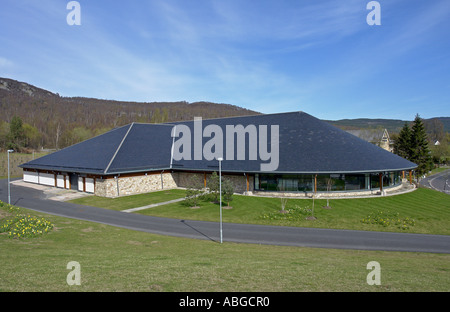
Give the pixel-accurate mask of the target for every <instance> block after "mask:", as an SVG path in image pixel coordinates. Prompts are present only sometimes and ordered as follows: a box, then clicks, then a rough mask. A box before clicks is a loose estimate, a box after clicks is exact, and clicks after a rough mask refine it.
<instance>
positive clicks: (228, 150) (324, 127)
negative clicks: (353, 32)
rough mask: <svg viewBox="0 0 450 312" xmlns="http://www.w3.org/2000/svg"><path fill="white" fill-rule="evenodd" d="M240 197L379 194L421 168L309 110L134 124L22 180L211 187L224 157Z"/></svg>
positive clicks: (120, 191) (117, 187)
mask: <svg viewBox="0 0 450 312" xmlns="http://www.w3.org/2000/svg"><path fill="white" fill-rule="evenodd" d="M219 158H222V159H223V160H222V161H221V169H222V173H223V175H224V178H227V179H230V180H231V181H232V182H233V185H234V186H235V191H236V192H239V193H254V194H255V193H256V194H269V193H270V194H272V193H275V192H283V193H286V192H288V193H289V194H290V195H301V196H303V195H305V194H312V193H314V192H326V193H329V192H331V193H334V194H336V193H339V194H348V193H352V194H368V193H370V194H373V193H376V192H378V193H383V192H384V191H389V190H390V189H393V188H395V187H397V186H399V185H401V182H402V178H404V177H405V174H408V173H410V172H411V171H412V170H414V168H416V167H417V165H416V164H414V163H411V162H410V161H408V160H406V159H403V158H401V157H399V156H397V155H395V154H393V153H390V152H388V151H386V150H384V149H382V148H380V147H378V146H376V145H374V144H371V143H369V142H367V141H364V140H362V139H360V138H358V137H356V136H354V135H352V134H350V133H347V132H345V131H343V130H341V129H339V128H336V127H334V126H332V125H330V124H328V123H326V122H324V121H321V120H319V119H317V118H314V117H312V116H310V115H308V114H306V113H304V112H292V113H280V114H266V115H255V116H244V117H228V118H217V119H208V120H202V119H199V118H198V119H195V120H193V121H187V122H177V123H166V124H141V123H132V124H129V125H126V126H123V127H120V128H116V129H114V130H111V131H109V132H107V133H105V134H102V135H99V136H97V137H94V138H92V139H89V140H86V141H84V142H81V143H78V144H75V145H73V146H70V147H67V148H64V149H62V150H59V151H57V152H54V153H52V154H50V155H47V156H44V157H41V158H39V159H35V160H32V161H30V162H28V163H25V164H22V165H21V166H20V167H22V168H23V170H24V176H23V178H24V181H26V182H31V183H39V184H44V185H50V186H55V187H61V188H67V189H75V190H79V191H83V192H91V193H95V194H96V195H99V196H106V197H116V196H122V195H131V194H138V193H145V192H150V191H154V190H161V189H169V188H176V187H187V186H190V185H191V184H192V183H194V181H196V182H198V183H201V184H202V185H203V186H205V187H206V185H207V182H208V179H209V178H210V175H211V174H212V173H213V172H218V170H219V161H218V159H219Z"/></svg>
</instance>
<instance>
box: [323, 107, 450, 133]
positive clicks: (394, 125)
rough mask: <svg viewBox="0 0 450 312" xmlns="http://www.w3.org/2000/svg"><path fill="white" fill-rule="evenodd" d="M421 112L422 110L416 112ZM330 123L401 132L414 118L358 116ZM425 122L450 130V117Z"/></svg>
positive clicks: (352, 128) (352, 127)
mask: <svg viewBox="0 0 450 312" xmlns="http://www.w3.org/2000/svg"><path fill="white" fill-rule="evenodd" d="M416 113H419V116H420V112H416ZM328 122H329V123H331V124H333V125H334V126H336V127H339V128H342V129H344V130H358V129H368V128H371V129H376V128H381V129H387V130H388V131H389V132H392V133H399V132H400V130H401V129H402V127H403V126H404V125H405V122H406V123H409V124H410V123H412V120H410V121H405V120H399V119H370V118H358V119H342V120H336V121H330V120H328ZM424 122H425V124H426V125H427V126H428V127H433V126H434V125H432V124H433V123H438V124H439V125H442V127H443V131H444V132H450V117H436V118H429V119H424Z"/></svg>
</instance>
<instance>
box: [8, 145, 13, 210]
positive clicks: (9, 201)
mask: <svg viewBox="0 0 450 312" xmlns="http://www.w3.org/2000/svg"><path fill="white" fill-rule="evenodd" d="M13 152H14V150H8V204H9V205H11V186H10V185H9V180H10V172H9V154H10V153H13Z"/></svg>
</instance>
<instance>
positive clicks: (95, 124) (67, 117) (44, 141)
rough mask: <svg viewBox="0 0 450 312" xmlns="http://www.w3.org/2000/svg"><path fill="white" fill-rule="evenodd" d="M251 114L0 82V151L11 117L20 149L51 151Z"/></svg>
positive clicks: (380, 124)
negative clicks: (141, 128) (22, 129)
mask: <svg viewBox="0 0 450 312" xmlns="http://www.w3.org/2000/svg"><path fill="white" fill-rule="evenodd" d="M419 113H420V112H419ZM255 114H260V113H259V112H256V111H252V110H248V109H245V108H242V107H238V106H235V105H230V104H217V103H210V102H195V103H188V102H186V101H180V102H123V101H113V100H102V99H94V98H85V97H62V96H60V95H59V94H55V93H52V92H49V91H47V90H44V89H41V88H38V87H35V86H33V85H30V84H28V83H25V82H19V81H16V80H12V79H7V78H0V149H1V148H4V146H5V143H6V136H7V133H8V131H9V126H8V123H10V122H11V120H12V118H13V117H14V116H19V117H20V118H21V119H22V121H23V123H24V124H26V125H27V127H26V132H27V133H26V136H27V144H26V146H28V147H29V148H30V149H40V148H51V149H53V148H63V147H66V146H69V145H72V144H75V143H77V142H80V141H83V140H86V139H88V138H90V137H92V136H94V135H98V134H101V133H103V132H105V131H108V130H110V129H113V128H115V127H119V126H122V125H125V124H129V123H131V122H143V123H161V122H168V121H182V120H192V119H194V117H196V116H202V117H203V118H205V119H206V118H218V117H230V116H244V115H255ZM436 120H437V121H438V122H436ZM327 122H329V123H331V124H333V125H335V126H337V127H340V128H342V129H344V130H358V129H377V128H380V129H387V130H388V131H389V133H392V134H395V133H398V132H399V131H400V129H401V128H402V127H403V125H404V124H405V121H402V120H394V119H368V118H360V119H343V120H337V121H330V120H328V121H327ZM407 122H411V121H407ZM424 122H425V124H426V125H427V124H428V125H429V128H431V127H432V126H433V125H434V126H435V125H436V124H437V126H439V127H441V128H443V132H450V117H437V118H435V119H427V120H424Z"/></svg>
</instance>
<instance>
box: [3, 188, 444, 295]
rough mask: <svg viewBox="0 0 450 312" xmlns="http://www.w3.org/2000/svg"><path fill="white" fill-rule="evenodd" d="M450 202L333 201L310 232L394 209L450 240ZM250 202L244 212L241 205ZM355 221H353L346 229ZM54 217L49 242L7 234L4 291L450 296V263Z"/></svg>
mask: <svg viewBox="0 0 450 312" xmlns="http://www.w3.org/2000/svg"><path fill="white" fill-rule="evenodd" d="M448 198H449V197H448V195H445V194H441V193H437V192H434V191H430V190H426V189H419V190H418V191H416V192H413V193H410V194H405V195H401V196H395V197H386V198H376V199H358V200H332V201H330V204H331V205H332V206H333V209H331V210H325V209H322V208H320V207H321V205H322V204H323V203H324V202H322V203H317V206H316V207H318V208H316V216H317V217H318V220H317V221H314V222H310V221H308V223H307V224H308V225H309V226H323V225H327V226H328V227H333V226H334V225H339V226H341V227H348V226H352V225H353V226H356V225H357V224H361V222H360V218H361V217H363V216H365V215H366V213H367V211H368V210H373V209H381V208H383V209H387V208H389V209H393V208H395V209H398V210H399V211H400V212H401V213H402V214H405V215H409V216H410V217H415V218H417V219H418V220H417V224H416V225H415V226H414V227H413V228H415V229H416V230H419V232H422V231H423V232H427V231H428V232H445V231H448V228H449V227H448V220H449V219H450V218H449V215H448V210H449V206H448V205H449V201H448ZM146 201H148V199H147V200H146ZM241 201H242V203H244V204H245V205H244V206H245V207H241V208H240V207H239V206H240V202H241ZM295 203H297V204H298V203H301V204H304V205H307V204H308V203H310V200H297V201H294V200H290V201H289V203H288V205H294V204H295ZM140 204H141V202H139V205H140ZM231 204H232V205H233V207H234V208H233V209H230V210H226V209H225V210H224V218H225V220H228V221H230V220H233V222H238V221H239V220H241V221H242V222H244V221H248V220H254V221H255V222H256V221H258V222H259V221H261V222H268V221H264V220H261V219H260V218H259V216H260V215H261V213H262V212H269V211H276V210H278V209H279V199H270V198H259V199H257V198H253V197H239V196H236V197H235V199H234V200H233V202H231ZM202 205H203V207H202V208H200V209H190V208H189V207H186V206H183V205H180V206H178V205H176V204H174V205H171V206H161V207H158V208H152V209H149V210H148V211H152V213H153V214H167V215H172V214H184V216H182V215H180V216H178V217H183V218H185V216H190V217H192V218H202V219H213V220H217V215H218V210H217V209H216V208H217V207H218V206H217V205H215V204H210V203H203V204H202ZM202 209H203V210H204V211H202ZM350 215H354V217H352V218H351V219H352V220H353V221H352V220H349V221H346V222H344V220H343V219H345V218H348V217H349V216H350ZM4 216H5V214H3V215H1V214H0V217H4ZM45 217H46V218H48V219H49V220H51V221H52V222H53V223H54V224H55V230H54V231H52V232H51V233H50V234H47V235H44V236H41V237H38V238H27V239H10V238H8V237H7V236H6V235H5V234H0V250H1V252H0V263H2V269H1V270H0V291H257V292H259V291H276V292H278V291H283V292H284V291H338V292H340V291H444V292H447V291H449V290H450V266H449V263H450V261H449V260H450V255H441V254H425V253H406V252H382V251H355V250H334V249H318V248H300V247H282V246H261V245H253V244H235V243H224V244H218V243H215V242H210V241H201V240H193V239H183V238H174V237H167V236H160V235H154V234H149V233H143V232H138V231H132V230H126V229H121V228H115V227H112V226H107V225H104V224H97V223H92V222H86V221H81V220H72V219H66V218H62V217H57V216H48V215H47V216H45ZM271 222H274V221H271ZM277 222H280V224H281V223H283V222H281V221H277ZM295 222H300V223H296V224H297V225H302V224H303V223H302V222H306V221H303V220H302V221H295ZM284 223H289V222H284ZM374 227H375V228H374V229H379V227H376V226H374ZM382 230H386V229H385V228H382ZM441 234H443V233H441ZM69 261H78V262H79V263H80V265H81V286H68V285H67V283H66V277H67V274H68V273H69V272H70V270H68V269H66V265H67V263H68V262H69ZM369 261H378V262H379V263H380V265H381V286H369V285H368V284H367V282H366V277H367V274H368V273H369V272H370V270H367V268H366V265H367V263H368V262H369Z"/></svg>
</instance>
